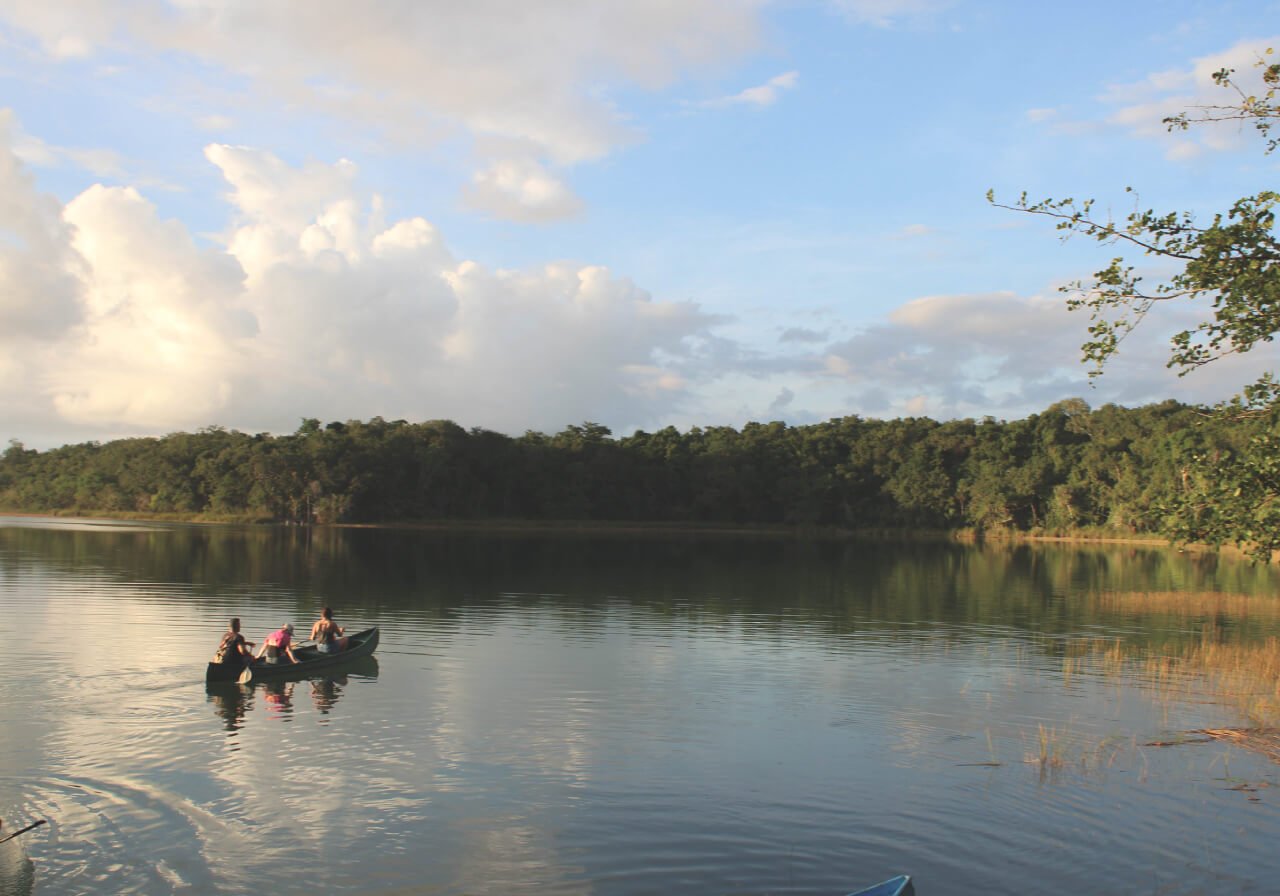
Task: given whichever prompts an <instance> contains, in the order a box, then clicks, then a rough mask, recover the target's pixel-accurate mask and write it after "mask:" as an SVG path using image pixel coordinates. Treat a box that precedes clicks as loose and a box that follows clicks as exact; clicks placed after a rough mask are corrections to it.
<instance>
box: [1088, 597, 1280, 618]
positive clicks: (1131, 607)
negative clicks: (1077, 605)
mask: <svg viewBox="0 0 1280 896" xmlns="http://www.w3.org/2000/svg"><path fill="white" fill-rule="evenodd" d="M1092 600H1093V601H1094V602H1095V603H1096V605H1097V606H1098V608H1099V609H1104V610H1111V611H1116V612H1122V613H1130V614H1135V615H1145V614H1163V615H1169V616H1212V617H1215V618H1222V617H1231V618H1236V619H1246V618H1249V617H1260V618H1265V619H1275V618H1278V617H1280V601H1277V600H1275V599H1274V598H1271V597H1259V596H1255V595H1249V594H1232V593H1222V592H1204V591H1100V592H1097V593H1095V594H1094V595H1092Z"/></svg>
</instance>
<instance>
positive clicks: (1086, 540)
mask: <svg viewBox="0 0 1280 896" xmlns="http://www.w3.org/2000/svg"><path fill="white" fill-rule="evenodd" d="M4 516H7V517H14V518H20V519H48V520H76V519H80V520H108V521H109V520H116V521H119V522H128V523H142V522H151V523H184V524H189V525H200V526H256V527H263V528H281V529H302V528H310V529H316V530H323V529H387V530H393V529H409V530H416V531H426V532H466V533H494V534H498V533H538V532H542V533H557V532H558V533H565V534H593V535H596V534H599V535H607V534H620V535H662V536H670V535H702V536H707V535H724V536H739V537H741V536H755V537H767V538H807V539H815V540H825V541H831V540H840V539H886V538H897V539H904V540H910V541H955V542H960V543H964V544H981V543H984V542H992V543H997V544H1003V543H1044V544H1122V545H1123V544H1127V545H1142V546H1147V547H1157V548H1169V547H1174V545H1173V544H1172V542H1170V540H1169V539H1168V538H1165V537H1163V536H1159V535H1141V534H1107V533H1099V532H1089V531H1081V532H1066V533H1063V532H1055V533H1037V532H1016V531H994V532H991V531H988V532H978V531H974V530H972V529H894V528H867V529H856V528H849V527H844V526H815V525H787V524H763V523H759V524H752V523H713V522H702V523H681V522H672V521H663V522H638V521H634V520H519V519H516V520H393V521H383V522H376V523H316V524H312V525H311V526H303V525H301V524H295V523H282V522H278V521H275V520H269V519H264V518H261V517H252V516H235V515H225V516H220V515H218V514H205V513H146V512H141V511H119V512H115V513H97V512H84V511H62V512H44V513H40V512H34V511H27V510H6V509H3V508H0V517H4ZM1177 550H1179V551H1183V550H1186V551H1196V552H1201V551H1208V552H1212V551H1214V550H1215V549H1214V548H1213V547H1212V546H1211V545H1183V546H1180V547H1178V548H1177ZM1217 550H1220V551H1223V552H1230V551H1235V550H1238V549H1235V548H1233V547H1232V546H1228V545H1224V546H1223V547H1221V548H1219V549H1217Z"/></svg>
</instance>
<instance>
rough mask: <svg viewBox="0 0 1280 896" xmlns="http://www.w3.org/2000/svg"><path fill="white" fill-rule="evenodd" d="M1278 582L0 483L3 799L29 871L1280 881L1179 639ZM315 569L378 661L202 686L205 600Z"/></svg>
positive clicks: (529, 886) (288, 608) (1080, 883)
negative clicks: (332, 525) (153, 514)
mask: <svg viewBox="0 0 1280 896" xmlns="http://www.w3.org/2000/svg"><path fill="white" fill-rule="evenodd" d="M1276 585H1277V581H1276V573H1275V572H1273V571H1272V570H1270V569H1267V568H1263V567H1256V566H1250V565H1249V564H1247V563H1244V562H1230V561H1228V560H1226V559H1219V558H1216V557H1213V556H1210V555H1196V554H1190V553H1188V554H1180V553H1178V552H1176V551H1172V550H1167V549H1163V548H1149V547H1140V546H1139V547H1135V546H1131V545H1108V546H1086V547H1081V546H1055V545H1042V546H1041V545H1037V546H1031V545H1010V544H986V545H962V544H956V543H949V542H941V541H939V542H924V541H920V542H909V541H893V540H878V541H840V540H815V541H807V540H799V539H788V538H765V537H742V536H739V537H732V536H727V535H717V536H695V535H679V536H665V537H664V536H659V535H652V534H647V535H643V536H640V535H636V534H628V533H622V532H598V533H578V534H564V533H536V532H535V533H523V534H478V533H466V534H441V533H438V532H428V531H412V530H391V529H336V530H333V529H319V530H314V531H310V530H304V529H278V528H248V527H245V528H236V527H199V526H181V525H152V524H141V523H109V522H93V521H84V520H75V521H72V520H40V519H19V518H0V607H2V608H3V611H4V620H5V630H6V636H5V650H4V655H3V660H2V661H0V669H2V670H3V676H2V678H0V817H3V818H4V820H5V830H12V829H15V828H16V827H19V826H21V825H22V824H26V823H28V822H30V821H33V820H35V819H38V818H45V819H48V824H47V825H46V826H45V827H42V828H39V829H37V830H35V831H32V832H31V833H30V834H27V835H24V837H23V838H22V839H23V841H24V842H25V847H26V852H27V854H28V855H29V857H30V860H31V862H32V863H33V866H34V870H35V891H36V892H38V893H41V894H73V893H122V894H123V893H138V894H159V893H165V894H167V893H248V892H251V891H252V892H263V893H376V894H490V893H491V894H509V893H529V894H534V893H537V894H581V896H585V894H599V896H615V894H616V896H638V894H656V893H690V894H766V893H787V894H815V896H816V894H827V896H839V894H843V893H848V892H850V891H852V890H855V889H858V888H860V887H862V886H866V885H869V884H871V883H874V882H876V881H878V880H881V879H884V878H887V877H890V876H892V875H894V874H898V873H903V872H906V873H910V874H912V875H913V876H914V877H915V879H916V886H917V893H918V894H919V896H977V894H982V896H991V894H1004V893H1007V894H1022V893H1037V894H1049V896H1053V894H1064V896H1065V894H1079V893H1091V894H1130V896H1131V894H1162V896H1168V894H1211V893H1212V894H1217V893H1223V892H1230V893H1259V894H1261V893H1275V892H1277V890H1278V889H1280V884H1278V883H1277V881H1280V851H1278V850H1277V849H1276V848H1275V835H1276V833H1277V827H1276V821H1277V812H1278V810H1280V788H1277V787H1276V786H1275V785H1276V784H1277V783H1278V781H1277V770H1280V765H1277V764H1276V763H1275V762H1273V761H1271V760H1270V759H1269V758H1268V757H1267V755H1265V754H1263V753H1260V752H1258V751H1256V750H1253V749H1249V748H1247V746H1243V745H1240V744H1238V743H1234V742H1231V741H1227V740H1220V739H1212V738H1209V737H1205V736H1201V735H1196V734H1194V733H1193V732H1198V731H1201V730H1204V729H1220V728H1230V727H1248V726H1249V725H1251V724H1254V722H1251V721H1250V719H1249V718H1248V717H1246V709H1245V708H1242V707H1243V706H1244V704H1242V703H1241V701H1240V700H1238V699H1232V698H1231V697H1229V696H1226V695H1223V694H1222V693H1221V692H1220V690H1219V689H1217V688H1216V687H1215V686H1214V684H1213V682H1212V681H1211V680H1210V678H1208V677H1206V675H1207V673H1206V675H1201V674H1198V673H1197V672H1196V670H1195V668H1194V667H1192V666H1189V665H1185V664H1182V663H1180V662H1174V660H1172V659H1170V658H1171V657H1178V656H1181V655H1183V654H1184V653H1186V652H1187V651H1194V650H1196V649H1197V645H1202V644H1205V643H1207V642H1208V641H1210V640H1212V641H1213V643H1214V644H1215V645H1217V644H1221V645H1224V646H1225V647H1224V649H1225V648H1240V649H1250V648H1252V647H1256V646H1258V645H1264V644H1265V643H1266V642H1267V639H1268V638H1274V637H1275V636H1277V635H1278V634H1280V612H1278V610H1277V601H1276V597H1275V594H1276ZM1186 592H1206V593H1211V594H1214V593H1216V594H1220V595H1221V598H1220V599H1209V600H1200V599H1198V598H1197V599H1188V598H1187V597H1186ZM325 604H328V605H330V606H332V607H333V609H334V613H335V618H336V619H337V621H338V622H339V623H341V624H343V625H346V626H347V627H348V628H349V629H351V630H355V629H357V628H362V627H365V626H367V625H377V626H379V627H380V629H381V633H382V639H381V646H380V647H379V649H378V651H377V655H376V658H375V660H372V661H364V662H361V663H357V664H356V665H355V666H353V667H351V668H349V669H345V668H339V669H336V670H334V671H333V674H330V675H328V676H326V677H323V678H317V679H314V680H309V681H306V680H304V681H299V682H295V683H291V684H283V685H282V684H275V685H256V686H253V687H244V688H241V687H239V686H234V685H233V686H222V687H215V686H206V684H205V682H204V680H203V677H204V667H205V663H206V662H207V660H208V659H209V658H210V656H211V654H212V652H213V649H214V647H215V646H216V644H217V642H218V639H219V637H220V636H221V634H222V632H223V631H224V630H225V626H226V623H227V618H228V617H230V616H233V615H235V616H240V617H241V618H242V619H243V624H244V632H245V634H246V635H247V636H248V638H249V639H250V640H253V641H257V642H261V640H262V638H263V636H264V635H266V634H267V633H268V632H269V631H271V630H272V629H274V628H277V627H279V626H280V625H281V624H282V623H284V622H286V621H292V622H294V623H295V624H296V625H297V626H298V627H299V628H300V629H302V631H303V633H305V632H306V631H307V630H308V628H309V626H310V624H311V622H312V621H314V619H315V618H316V617H317V615H318V611H319V609H320V608H321V606H323V605H325ZM1215 655H1217V654H1216V653H1215ZM1244 665H1248V663H1247V662H1246V663H1245V664H1244ZM1273 684H1274V683H1273ZM1262 697H1267V695H1266V694H1262V695H1260V699H1261V698H1262ZM1159 744H1172V745H1166V746H1161V745H1159ZM27 889H29V887H27Z"/></svg>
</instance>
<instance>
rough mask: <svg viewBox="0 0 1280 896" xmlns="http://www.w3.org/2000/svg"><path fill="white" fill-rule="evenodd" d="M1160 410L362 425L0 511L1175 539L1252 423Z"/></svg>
mask: <svg viewBox="0 0 1280 896" xmlns="http://www.w3.org/2000/svg"><path fill="white" fill-rule="evenodd" d="M1263 425H1265V424H1263V423H1262V422H1261V421H1252V420H1250V419H1249V418H1240V417H1237V418H1227V417H1224V416H1223V415H1220V414H1213V413H1211V412H1209V411H1208V410H1206V409H1204V408H1198V407H1194V406H1190V405H1185V404H1181V403H1178V402H1175V401H1167V402H1163V403H1160V404H1153V405H1147V406H1143V407H1137V408H1125V407H1121V406H1117V405H1105V406H1102V407H1100V408H1097V409H1092V408H1090V407H1089V405H1088V404H1087V403H1086V402H1084V401H1083V400H1081V399H1069V400H1066V401H1062V402H1058V403H1057V404H1054V405H1052V406H1051V407H1049V408H1048V409H1046V410H1045V411H1044V412H1042V413H1040V414H1033V415H1031V416H1029V417H1027V418H1025V419H1021V420H1013V421H1003V420H995V419H992V418H989V417H988V418H985V419H983V420H980V421H975V420H971V419H965V420H948V421H941V422H940V421H935V420H932V419H928V418H905V419H893V420H875V419H866V418H863V417H859V416H849V417H841V418H835V419H831V420H828V421H826V422H822V423H815V424H811V425H803V426H788V425H786V424H784V423H780V422H773V423H748V424H746V425H745V426H743V427H742V428H741V429H735V428H732V427H727V426H712V427H706V428H700V427H694V428H692V429H690V430H689V431H687V432H679V431H678V430H676V429H675V428H672V427H667V428H666V429H662V430H659V431H657V432H645V431H639V432H636V433H634V434H632V435H628V436H624V437H614V436H613V434H612V433H611V432H610V430H609V429H608V428H606V427H604V426H600V425H598V424H594V423H583V424H581V425H573V426H569V427H567V428H566V429H565V430H563V431H562V432H559V433H556V434H554V435H547V434H544V433H540V432H527V433H525V434H524V435H522V436H519V437H512V436H508V435H503V434H501V433H497V432H492V431H489V430H485V429H479V428H474V429H464V428H463V427H461V426H459V425H457V424H455V423H453V422H450V421H447V420H437V421H430V422H424V423H409V422H406V421H403V420H395V421H386V420H383V419H381V418H378V417H375V418H373V419H371V420H369V421H367V422H361V421H355V420H352V421H347V422H332V423H328V424H322V423H321V422H320V421H319V420H315V419H305V420H303V421H302V424H301V426H300V427H299V428H298V430H297V431H296V432H294V433H292V434H290V435H269V434H265V433H259V434H254V435H250V434H246V433H242V432H238V431H235V430H227V429H224V428H222V427H217V426H213V427H208V428H205V429H201V430H199V431H198V432H195V433H185V432H179V433H173V434H170V435H167V436H163V437H159V438H133V439H121V440H116V441H110V442H106V443H98V442H86V443H83V444H77V445H68V446H64V447H60V448H54V449H51V450H48V451H36V450H32V449H28V448H26V447H24V446H23V445H22V443H21V442H18V441H16V440H14V441H11V442H10V444H9V447H8V448H7V449H6V450H5V451H4V452H3V455H2V456H0V509H3V510H6V511H11V512H34V513H85V514H106V515H109V514H113V513H118V514H129V515H134V514H142V515H155V516H158V517H162V516H168V515H179V516H184V517H188V518H204V519H210V520H216V519H238V520H258V521H275V522H287V523H312V524H331V523H389V522H410V521H423V522H425V521H513V520H520V521H578V522H581V521H608V522H624V521H626V522H642V523H647V524H662V523H666V524H677V525H711V524H714V525H725V524H728V525H753V526H777V525H784V526H800V527H831V528H838V529H850V530H871V529H890V528H891V529H927V530H975V531H981V532H993V533H994V532H997V531H1018V532H1027V533H1040V534H1048V533H1062V534H1067V533H1079V532H1094V533H1099V534H1102V533H1111V534H1117V535H1118V534H1124V535H1133V534H1153V535H1154V534H1162V535H1167V536H1172V537H1174V538H1175V539H1179V540H1187V539H1190V538H1194V537H1195V536H1196V535H1197V534H1198V533H1197V520H1198V519H1199V518H1200V517H1207V516H1210V515H1211V514H1212V512H1213V508H1212V506H1211V504H1210V503H1207V502H1206V501H1205V498H1204V496H1205V495H1208V494H1212V492H1213V486H1214V483H1213V481H1212V480H1213V477H1214V474H1215V470H1216V469H1217V468H1218V467H1219V466H1220V465H1222V464H1224V463H1227V462H1229V460H1230V458H1231V457H1233V456H1234V455H1236V454H1237V453H1239V452H1240V451H1242V450H1245V449H1247V446H1248V445H1249V443H1250V440H1251V439H1253V438H1255V437H1256V435H1257V433H1256V432H1255V431H1254V430H1255V429H1257V428H1258V427H1259V426H1263Z"/></svg>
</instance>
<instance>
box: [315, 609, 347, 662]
mask: <svg viewBox="0 0 1280 896" xmlns="http://www.w3.org/2000/svg"><path fill="white" fill-rule="evenodd" d="M345 633H346V629H344V628H343V627H342V626H340V625H338V623H336V622H334V621H333V610H331V609H329V608H328V607H325V608H324V609H323V610H321V611H320V618H319V619H317V620H316V623H315V625H313V626H311V640H312V641H315V642H316V650H318V651H320V652H321V653H340V652H342V651H343V650H346V649H347V643H348V639H347V638H346V637H345Z"/></svg>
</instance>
